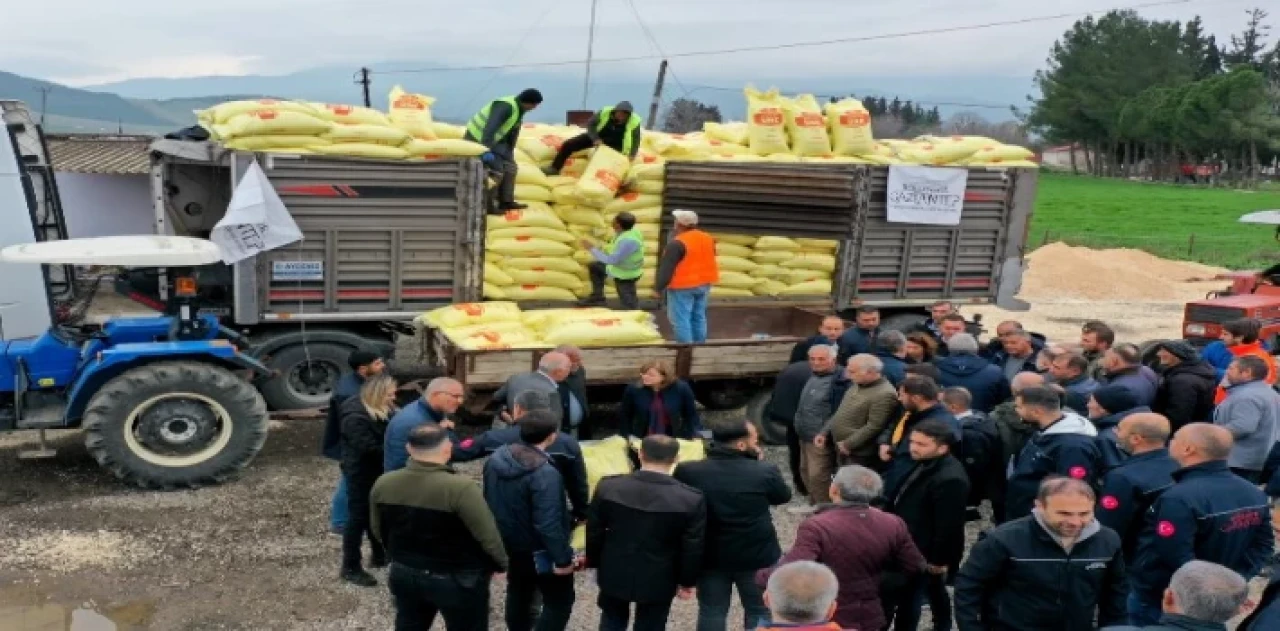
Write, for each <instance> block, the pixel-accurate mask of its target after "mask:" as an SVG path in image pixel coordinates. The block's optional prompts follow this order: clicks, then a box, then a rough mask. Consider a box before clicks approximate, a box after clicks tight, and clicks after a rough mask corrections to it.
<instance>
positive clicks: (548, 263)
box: [502, 256, 582, 315]
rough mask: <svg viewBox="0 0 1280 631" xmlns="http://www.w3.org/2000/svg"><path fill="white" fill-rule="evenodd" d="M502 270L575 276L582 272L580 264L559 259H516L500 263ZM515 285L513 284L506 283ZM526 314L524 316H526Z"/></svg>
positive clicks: (549, 257)
mask: <svg viewBox="0 0 1280 631" xmlns="http://www.w3.org/2000/svg"><path fill="white" fill-rule="evenodd" d="M502 268H503V269H504V270H527V271H531V272H543V271H548V270H551V271H556V272H563V273H565V274H577V273H579V272H580V271H582V264H580V263H578V262H577V261H574V260H572V259H567V258H561V257H552V256H547V257H518V258H509V259H506V260H504V261H503V262H502ZM508 284H515V283H508ZM528 314H529V312H526V313H525V315H528Z"/></svg>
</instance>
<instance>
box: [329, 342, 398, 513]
mask: <svg viewBox="0 0 1280 631" xmlns="http://www.w3.org/2000/svg"><path fill="white" fill-rule="evenodd" d="M347 365H349V366H351V372H349V373H347V374H345V375H343V376H342V377H341V378H339V379H338V383H337V384H335V385H334V387H333V394H331V395H329V409H328V410H326V411H325V419H324V440H323V442H322V443H321V445H320V453H322V454H324V457H325V458H328V459H330V460H342V448H341V445H340V444H339V442H340V441H339V436H340V435H341V434H342V425H341V423H340V421H341V419H340V418H339V414H338V409H339V408H341V407H342V404H343V402H345V401H346V400H347V399H350V398H351V397H354V396H356V395H357V394H360V387H361V386H363V385H364V380H365V379H368V378H369V377H372V376H374V375H380V374H382V371H383V370H384V369H386V367H387V364H386V362H385V361H383V359H382V358H381V357H379V356H378V354H377V353H373V352H370V351H365V350H356V351H352V352H351V354H350V355H348V356H347ZM347 517H348V514H347V478H346V476H344V475H341V473H339V476H338V487H337V488H336V489H334V491H333V500H332V501H331V502H330V506H329V530H330V531H331V532H333V533H334V534H342V531H343V530H344V529H345V528H346V527H347Z"/></svg>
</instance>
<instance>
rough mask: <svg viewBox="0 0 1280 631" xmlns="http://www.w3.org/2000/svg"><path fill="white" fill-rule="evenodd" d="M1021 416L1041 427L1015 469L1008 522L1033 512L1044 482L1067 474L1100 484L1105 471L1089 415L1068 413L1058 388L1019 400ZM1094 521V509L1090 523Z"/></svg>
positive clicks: (1035, 390)
mask: <svg viewBox="0 0 1280 631" xmlns="http://www.w3.org/2000/svg"><path fill="white" fill-rule="evenodd" d="M1015 401H1016V406H1017V411H1018V415H1019V416H1021V417H1022V419H1023V420H1025V421H1027V422H1028V423H1034V424H1035V425H1036V426H1038V427H1039V428H1040V431H1039V432H1037V433H1036V435H1035V436H1033V437H1032V438H1031V440H1029V441H1027V443H1026V445H1023V447H1022V451H1021V452H1019V453H1018V455H1017V457H1016V458H1014V459H1013V465H1012V466H1010V468H1009V484H1008V487H1007V492H1006V496H1005V520H1006V521H1012V520H1014V519H1018V518H1020V517H1026V516H1027V515H1029V514H1031V509H1032V508H1033V507H1034V500H1035V497H1036V491H1037V489H1039V488H1040V483H1041V482H1042V481H1044V480H1045V479H1046V478H1048V477H1050V476H1056V475H1062V476H1067V477H1070V478H1074V479H1076V480H1081V481H1083V482H1085V483H1086V484H1094V483H1095V482H1096V481H1097V476H1098V475H1099V474H1100V473H1101V469H1100V468H1099V466H1100V463H1101V460H1102V456H1101V452H1100V451H1099V449H1098V445H1097V441H1096V440H1095V438H1096V437H1097V434H1098V431H1097V430H1096V429H1094V427H1093V425H1091V424H1090V423H1089V421H1087V420H1085V419H1084V418H1083V417H1081V416H1079V415H1077V414H1073V413H1071V412H1063V411H1062V407H1061V406H1062V399H1061V398H1060V397H1059V396H1058V393H1057V392H1056V391H1055V390H1053V389H1052V388H1046V387H1037V388H1027V389H1025V390H1023V391H1022V392H1019V393H1018V395H1017V398H1016V399H1015ZM1092 518H1093V515H1092V511H1090V519H1092Z"/></svg>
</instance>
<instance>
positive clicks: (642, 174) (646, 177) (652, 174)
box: [629, 164, 667, 182]
mask: <svg viewBox="0 0 1280 631" xmlns="http://www.w3.org/2000/svg"><path fill="white" fill-rule="evenodd" d="M629 176H630V177H631V179H633V180H635V181H637V182H644V181H655V180H656V181H665V180H666V177H667V165H665V164H636V165H632V167H631V171H630V173H629Z"/></svg>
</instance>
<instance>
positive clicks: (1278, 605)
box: [1237, 564, 1280, 631]
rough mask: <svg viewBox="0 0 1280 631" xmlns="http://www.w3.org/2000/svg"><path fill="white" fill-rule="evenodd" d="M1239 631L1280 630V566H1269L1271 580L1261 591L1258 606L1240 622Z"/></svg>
mask: <svg viewBox="0 0 1280 631" xmlns="http://www.w3.org/2000/svg"><path fill="white" fill-rule="evenodd" d="M1237 628H1238V629H1239V630H1240V631H1268V630H1269V629H1280V564H1276V565H1273V566H1271V580H1270V582H1268V583H1267V588H1266V589H1264V590H1262V597H1261V598H1259V599H1258V606H1257V607H1255V608H1254V609H1253V613H1250V614H1249V617H1247V618H1245V619H1244V620H1241V621H1240V626H1239V627H1237Z"/></svg>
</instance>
